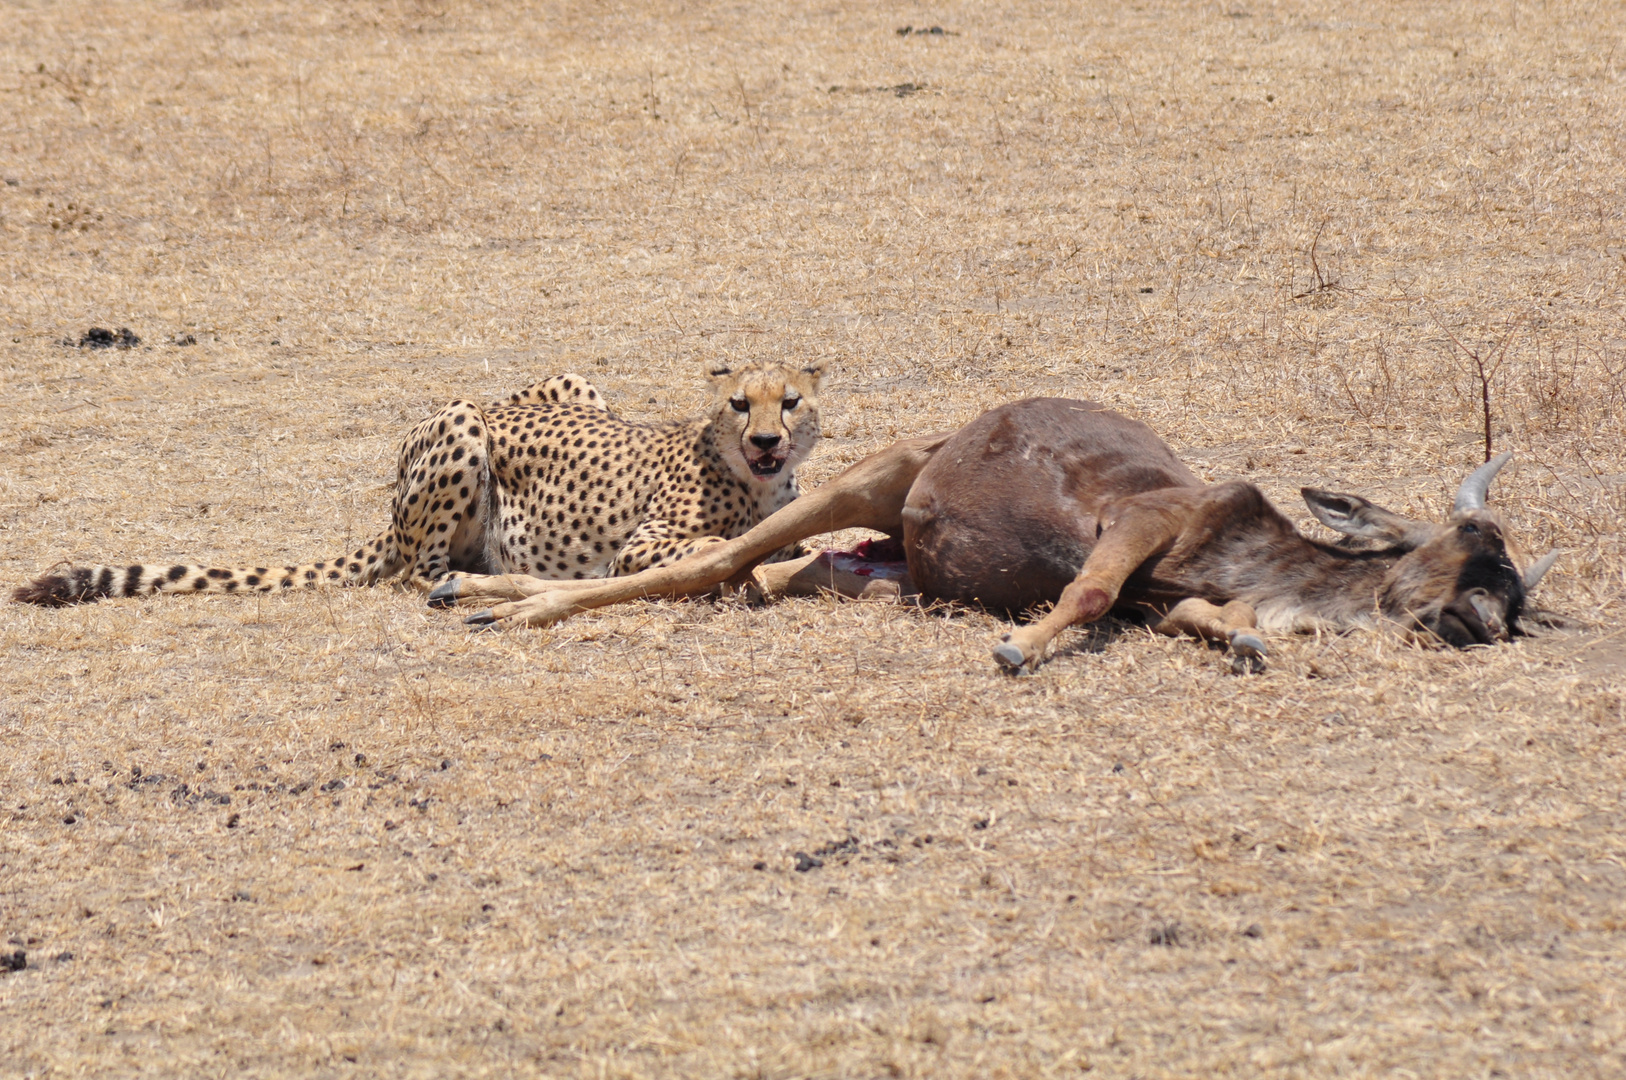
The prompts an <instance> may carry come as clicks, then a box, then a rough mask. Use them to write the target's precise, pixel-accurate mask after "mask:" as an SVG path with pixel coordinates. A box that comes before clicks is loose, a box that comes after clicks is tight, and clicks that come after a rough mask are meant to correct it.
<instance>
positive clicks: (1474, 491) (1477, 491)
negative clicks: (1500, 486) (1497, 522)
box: [1451, 450, 1513, 514]
mask: <svg viewBox="0 0 1626 1080" xmlns="http://www.w3.org/2000/svg"><path fill="white" fill-rule="evenodd" d="M1511 460H1513V451H1511V450H1503V451H1502V452H1501V453H1500V454H1497V455H1496V456H1495V457H1493V458H1491V459H1490V460H1489V461H1487V462H1485V464H1483V465H1481V466H1480V467H1479V468H1477V469H1475V470H1474V471H1473V472H1471V473H1469V474H1468V478H1467V479H1466V480H1464V481H1463V482H1462V486H1461V487H1459V488H1457V503H1456V505H1455V506H1453V507H1452V508H1451V512H1452V513H1453V514H1460V513H1462V512H1463V511H1464V510H1483V509H1485V493H1486V492H1488V491H1489V490H1490V485H1491V481H1492V480H1494V479H1495V478H1496V474H1497V473H1499V472H1501V471H1502V466H1503V465H1506V464H1507V463H1508V462H1509V461H1511Z"/></svg>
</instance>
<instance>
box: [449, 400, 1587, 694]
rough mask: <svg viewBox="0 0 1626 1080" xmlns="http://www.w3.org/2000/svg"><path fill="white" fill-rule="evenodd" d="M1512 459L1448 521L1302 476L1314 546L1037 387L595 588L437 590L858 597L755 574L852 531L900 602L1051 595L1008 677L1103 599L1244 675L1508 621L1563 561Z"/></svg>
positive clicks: (820, 576)
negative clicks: (1323, 636) (799, 546)
mask: <svg viewBox="0 0 1626 1080" xmlns="http://www.w3.org/2000/svg"><path fill="white" fill-rule="evenodd" d="M1510 457H1511V455H1510V454H1506V453H1504V454H1502V455H1500V456H1498V457H1496V458H1494V459H1492V460H1491V461H1489V462H1487V463H1485V464H1484V465H1482V466H1480V467H1479V468H1477V469H1475V470H1474V471H1473V472H1472V473H1470V474H1469V476H1468V477H1467V478H1466V479H1465V480H1463V482H1462V484H1461V487H1460V488H1459V489H1458V491H1457V496H1456V501H1455V505H1454V506H1453V507H1452V510H1451V514H1450V516H1449V517H1448V518H1447V520H1446V521H1445V522H1443V523H1435V522H1427V521H1416V520H1412V519H1410V518H1405V517H1401V516H1400V515H1398V514H1395V513H1392V512H1390V511H1388V510H1384V509H1382V508H1381V507H1378V506H1376V505H1374V504H1372V503H1370V502H1368V501H1367V500H1366V499H1363V498H1361V497H1360V496H1357V495H1344V494H1337V493H1334V492H1329V491H1321V490H1317V489H1313V488H1305V489H1303V495H1304V500H1305V502H1306V504H1307V505H1308V506H1309V508H1310V512H1311V513H1312V514H1314V515H1315V517H1316V518H1317V519H1318V520H1320V521H1321V522H1322V523H1323V524H1325V525H1327V526H1328V527H1329V528H1332V529H1334V530H1336V531H1337V532H1340V533H1343V534H1344V535H1345V536H1347V537H1351V538H1354V542H1345V543H1340V544H1332V543H1323V542H1321V541H1317V540H1313V539H1311V538H1309V537H1306V536H1304V535H1303V534H1302V533H1300V532H1299V531H1298V529H1297V528H1295V527H1294V525H1293V523H1292V522H1291V521H1289V520H1288V519H1287V517H1286V516H1285V515H1283V514H1282V513H1281V511H1279V510H1278V509H1276V507H1275V506H1273V505H1272V504H1271V502H1270V500H1269V499H1267V498H1266V497H1265V495H1264V493H1263V492H1261V491H1260V490H1259V489H1258V488H1257V487H1255V486H1254V485H1253V484H1250V483H1247V482H1246V481H1229V482H1226V483H1221V484H1204V483H1203V482H1201V481H1200V480H1198V479H1197V478H1196V477H1195V476H1194V475H1192V473H1191V472H1190V470H1188V469H1187V468H1186V467H1185V466H1184V465H1182V464H1181V463H1180V461H1179V460H1178V459H1177V458H1176V457H1175V456H1174V453H1173V451H1171V450H1170V449H1169V447H1168V446H1167V445H1165V444H1164V443H1163V441H1162V440H1161V439H1159V438H1158V437H1157V435H1155V434H1154V433H1153V432H1152V430H1151V429H1150V428H1149V427H1147V426H1146V425H1145V424H1143V423H1140V422H1139V421H1136V420H1132V419H1129V418H1128V417H1125V416H1123V415H1121V414H1119V413H1116V412H1114V411H1112V410H1111V409H1108V408H1106V407H1105V406H1102V405H1099V404H1096V403H1094V402H1090V401H1072V400H1066V399H1059V398H1030V399H1027V400H1024V401H1017V402H1013V403H1011V404H1009V405H1004V406H1001V407H999V408H997V409H993V410H991V411H989V412H987V413H984V414H983V415H982V416H980V417H978V418H977V419H976V420H974V421H972V422H971V423H970V424H968V425H966V426H965V427H964V428H961V429H960V430H959V431H957V432H953V433H949V434H943V435H934V436H928V437H925V438H916V439H905V440H903V441H901V442H898V443H895V444H893V445H892V446H890V447H888V448H886V449H884V450H882V451H880V452H879V453H876V454H873V455H871V456H870V457H867V458H865V459H864V460H862V461H860V462H858V463H857V464H856V465H853V466H852V467H851V468H849V469H848V470H847V471H846V472H844V473H842V474H841V475H840V476H837V477H836V478H835V479H833V480H831V481H830V482H829V483H827V484H825V485H824V486H822V487H820V488H818V489H817V490H815V491H812V492H810V493H808V494H806V495H803V496H802V497H801V498H799V499H797V500H796V501H795V502H793V503H791V504H790V505H789V506H787V507H785V508H784V509H782V510H780V511H778V512H777V513H775V514H773V515H772V516H770V517H769V518H767V519H766V520H764V521H763V522H761V523H760V524H758V525H757V526H756V527H755V528H753V529H751V530H750V531H749V532H747V533H746V534H745V535H743V536H740V537H738V538H736V539H733V540H728V541H719V542H718V543H716V544H714V545H712V546H711V547H709V548H707V549H705V550H703V551H701V552H700V553H698V554H695V555H692V556H690V557H689V558H687V559H685V560H683V561H682V562H680V563H678V564H676V565H673V566H669V567H662V568H659V569H656V570H651V571H647V572H645V573H642V574H637V575H633V576H630V577H625V578H619V579H614V580H606V581H583V582H542V581H535V580H532V579H528V578H522V577H516V576H513V575H509V576H502V577H463V578H457V579H454V580H452V581H449V582H447V583H446V584H444V585H442V586H441V587H440V588H438V589H436V590H435V591H434V593H432V594H431V597H430V602H431V603H432V604H450V603H453V602H455V603H459V604H470V603H481V602H488V601H491V600H502V601H504V602H501V603H497V604H495V605H493V606H491V607H489V608H488V609H487V610H485V611H482V612H479V613H478V614H476V615H473V616H471V617H470V618H469V619H468V620H467V621H468V622H470V623H471V624H474V625H477V626H494V627H500V628H508V627H516V626H525V625H530V626H538V625H543V626H545V625H549V624H551V623H554V622H557V621H558V620H560V619H563V618H565V617H567V616H569V615H571V614H574V613H576V612H579V611H585V610H588V609H590V608H595V607H600V606H603V605H606V604H612V603H616V602H619V601H622V600H628V599H633V598H636V597H640V596H681V595H690V594H694V593H698V592H705V591H708V590H711V589H713V588H716V587H718V586H720V585H734V586H743V585H750V584H754V585H755V586H756V587H757V588H759V589H761V590H762V591H763V592H764V593H766V594H769V595H775V594H784V593H805V592H810V591H813V590H815V589H819V588H825V589H833V590H834V591H836V592H839V593H842V594H844V595H849V596H856V595H861V594H863V593H865V592H866V591H870V592H873V591H874V590H875V588H876V585H875V578H874V576H873V575H866V573H865V572H864V571H865V567H863V566H855V565H854V562H853V560H851V559H848V558H843V557H841V556H840V555H839V554H838V553H831V552H821V553H819V554H817V555H809V556H806V557H804V558H802V559H799V560H795V561H791V562H786V563H778V564H771V565H765V566H760V567H759V565H758V564H759V563H760V561H761V560H762V559H763V558H764V557H765V556H767V555H768V554H770V553H772V552H774V551H777V550H779V549H781V548H783V547H785V546H786V545H787V544H792V543H795V542H797V541H799V540H802V539H805V538H807V537H809V536H813V535H817V534H819V533H825V532H831V531H834V530H837V529H845V528H855V527H862V528H868V529H874V530H876V531H879V532H883V533H886V534H888V535H889V536H891V537H895V538H898V539H899V540H901V543H902V554H903V557H904V560H905V561H906V566H907V569H906V572H900V573H899V574H897V575H896V577H897V578H898V579H899V580H898V584H897V588H898V590H899V591H900V592H902V593H904V594H918V595H919V596H920V597H922V598H924V599H928V600H952V601H962V602H966V603H974V604H979V605H982V606H984V607H987V608H990V609H993V610H996V611H1001V612H1009V613H1013V614H1014V613H1019V612H1021V611H1023V610H1025V609H1028V608H1031V607H1033V606H1035V605H1040V604H1044V603H1048V602H1054V605H1055V606H1054V607H1053V609H1052V610H1051V611H1050V613H1049V614H1048V615H1046V616H1044V617H1043V618H1041V619H1039V620H1037V621H1036V622H1033V623H1031V624H1028V625H1025V626H1020V627H1018V628H1017V629H1015V630H1013V631H1012V632H1011V633H1010V634H1008V635H1006V636H1005V638H1004V640H1003V641H1001V642H1000V643H999V645H998V646H997V647H996V648H995V649H994V657H995V659H997V660H998V661H999V662H1000V663H1001V664H1004V665H1006V666H1007V667H1010V668H1024V667H1031V666H1032V665H1033V664H1035V663H1036V662H1037V661H1038V660H1039V659H1040V658H1041V657H1042V655H1043V653H1044V651H1045V648H1046V647H1047V646H1048V645H1049V644H1050V642H1051V641H1052V640H1053V639H1054V638H1055V637H1056V635H1057V634H1058V633H1059V632H1060V631H1061V630H1063V629H1065V628H1066V627H1068V626H1072V625H1074V624H1077V623H1084V622H1091V621H1093V620H1096V619H1099V618H1101V617H1102V616H1103V615H1105V614H1107V613H1108V612H1109V611H1112V610H1114V609H1115V608H1116V609H1119V610H1121V611H1126V612H1130V611H1132V612H1134V613H1136V614H1138V615H1141V616H1144V617H1146V618H1147V620H1148V622H1149V625H1151V626H1152V628H1153V629H1155V630H1157V631H1160V632H1163V633H1169V634H1193V635H1196V636H1198V637H1201V638H1206V639H1209V640H1211V641H1217V642H1221V643H1224V644H1225V645H1226V646H1228V647H1229V649H1230V650H1231V651H1232V652H1233V654H1234V655H1235V656H1236V658H1237V661H1238V662H1239V663H1243V664H1246V665H1247V666H1252V667H1258V666H1260V665H1261V663H1262V658H1263V656H1264V654H1265V651H1266V646H1265V642H1264V640H1263V637H1262V636H1261V634H1262V633H1268V632H1280V631H1294V630H1307V629H1313V628H1318V627H1320V628H1327V629H1344V628H1350V627H1354V626H1359V625H1363V624H1371V623H1374V622H1376V621H1377V620H1379V619H1389V620H1394V621H1397V622H1399V623H1402V624H1404V625H1406V626H1407V627H1409V628H1411V629H1413V630H1416V631H1418V632H1420V633H1423V634H1427V635H1430V636H1432V637H1434V638H1437V639H1438V640H1439V641H1441V642H1444V643H1445V644H1447V645H1452V646H1456V647H1466V646H1470V645H1488V644H1492V643H1495V642H1498V641H1502V640H1505V639H1507V638H1508V637H1510V636H1511V635H1513V634H1515V633H1517V632H1518V630H1519V617H1520V614H1521V612H1522V611H1523V609H1524V605H1525V600H1526V596H1527V595H1528V593H1529V591H1530V590H1531V589H1532V588H1534V587H1535V584H1536V582H1537V581H1538V580H1539V579H1540V577H1541V575H1542V574H1544V573H1545V572H1546V571H1547V570H1548V569H1549V568H1550V567H1551V566H1552V563H1553V561H1554V559H1555V558H1556V554H1557V553H1556V552H1554V553H1551V554H1549V555H1547V556H1546V557H1544V558H1542V559H1541V560H1539V561H1536V562H1535V563H1533V564H1531V565H1528V566H1524V567H1521V566H1520V565H1519V564H1518V561H1519V560H1521V559H1522V556H1521V554H1520V553H1519V550H1518V549H1517V547H1515V546H1513V545H1512V544H1510V542H1509V539H1508V537H1507V534H1506V533H1507V531H1506V526H1505V524H1504V523H1503V521H1502V518H1501V517H1500V516H1499V515H1498V514H1497V513H1496V512H1495V511H1494V510H1492V509H1490V508H1489V507H1488V506H1487V505H1486V501H1485V500H1486V494H1487V491H1488V489H1489V487H1490V483H1491V480H1492V478H1493V477H1494V476H1495V475H1496V473H1497V471H1498V470H1500V469H1501V468H1502V466H1503V465H1505V464H1506V463H1507V461H1508V459H1509V458H1510ZM900 569H901V568H900Z"/></svg>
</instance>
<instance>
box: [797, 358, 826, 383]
mask: <svg viewBox="0 0 1626 1080" xmlns="http://www.w3.org/2000/svg"><path fill="white" fill-rule="evenodd" d="M829 367H830V362H829V361H828V360H808V361H806V362H805V363H803V364H802V374H804V375H810V376H812V377H813V385H814V386H817V385H818V384H819V380H820V379H822V378H824V373H825V371H826V370H827V369H828V368H829Z"/></svg>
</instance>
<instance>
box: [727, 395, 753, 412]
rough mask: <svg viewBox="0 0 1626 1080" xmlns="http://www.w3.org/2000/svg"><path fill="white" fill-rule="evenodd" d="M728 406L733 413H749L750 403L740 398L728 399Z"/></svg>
mask: <svg viewBox="0 0 1626 1080" xmlns="http://www.w3.org/2000/svg"><path fill="white" fill-rule="evenodd" d="M728 404H729V407H730V408H732V409H733V410H734V411H735V412H750V411H751V403H750V402H749V401H747V400H745V399H744V398H742V397H737V398H729V399H728Z"/></svg>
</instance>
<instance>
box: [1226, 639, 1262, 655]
mask: <svg viewBox="0 0 1626 1080" xmlns="http://www.w3.org/2000/svg"><path fill="white" fill-rule="evenodd" d="M1231 651H1232V652H1234V653H1236V654H1237V655H1239V656H1250V657H1259V656H1265V655H1267V654H1268V653H1269V652H1270V650H1269V649H1267V648H1265V642H1264V639H1262V638H1260V637H1259V636H1258V635H1256V634H1232V635H1231Z"/></svg>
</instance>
